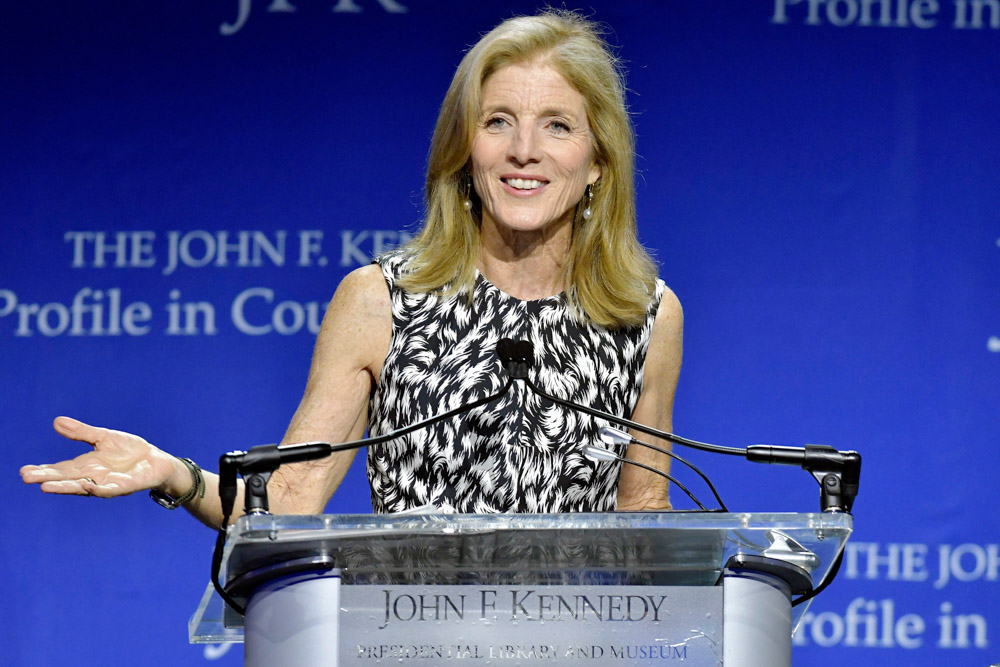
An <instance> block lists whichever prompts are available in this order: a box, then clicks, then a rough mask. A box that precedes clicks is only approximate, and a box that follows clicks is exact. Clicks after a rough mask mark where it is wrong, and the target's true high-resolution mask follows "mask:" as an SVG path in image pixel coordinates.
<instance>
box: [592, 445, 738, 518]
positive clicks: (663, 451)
mask: <svg viewBox="0 0 1000 667" xmlns="http://www.w3.org/2000/svg"><path fill="white" fill-rule="evenodd" d="M600 436H601V440H603V441H604V442H605V443H606V444H608V445H625V446H628V445H631V444H636V445H640V446H642V447H646V448H647V449H652V450H653V451H657V452H660V453H661V454H666V455H667V456H669V457H670V458H672V459H674V460H675V461H677V462H678V463H682V464H684V465H686V466H687V467H688V468H690V469H691V470H693V471H694V472H695V473H697V475H698V476H699V477H701V478H702V480H704V482H705V484H707V485H708V488H709V489H710V490H711V491H712V495H714V496H715V501H716V502H717V503H719V507H721V508H722V511H723V512H728V511H729V508H728V507H726V503H724V502H722V498H720V497H719V492H718V491H716V490H715V485H714V484H712V480H710V479H709V478H708V476H707V475H706V474H705V473H703V472H702V471H701V468H699V467H698V466H696V465H694V464H693V463H691V462H690V461H688V460H687V459H684V458H681V457H680V456H678V455H677V454H675V453H673V452H672V451H670V450H669V449H663V448H662V447H657V446H656V445H651V444H649V443H648V442H643V441H642V440H639V439H638V438H633V437H632V434H630V433H628V432H626V431H622V430H621V429H617V428H614V427H612V426H602V427H601V430H600ZM604 451H607V450H604ZM625 460H628V459H625ZM678 486H680V484H678ZM681 489H682V490H683V487H681ZM688 495H689V496H690V494H688ZM693 499H694V498H693V497H692V500H693ZM695 502H697V500H695Z"/></svg>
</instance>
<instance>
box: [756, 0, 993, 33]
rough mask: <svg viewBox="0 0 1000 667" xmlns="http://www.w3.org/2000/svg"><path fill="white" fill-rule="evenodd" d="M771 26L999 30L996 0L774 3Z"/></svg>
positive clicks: (781, 0)
mask: <svg viewBox="0 0 1000 667" xmlns="http://www.w3.org/2000/svg"><path fill="white" fill-rule="evenodd" d="M771 23H774V24H777V25H789V24H799V25H809V26H820V25H827V26H833V27H835V28H848V27H861V28H897V29H898V28H917V29H920V30H928V29H930V28H937V27H939V26H947V27H950V28H952V29H955V30H983V29H993V30H997V29H1000V2H998V1H997V0H952V1H951V2H945V1H941V2H939V0H774V5H773V9H772V13H771Z"/></svg>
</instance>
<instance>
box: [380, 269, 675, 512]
mask: <svg viewBox="0 0 1000 667" xmlns="http://www.w3.org/2000/svg"><path fill="white" fill-rule="evenodd" d="M376 262H377V263H378V264H379V266H380V267H381V268H382V272H383V274H384V275H385V279H386V282H387V283H388V285H389V293H390V297H391V300H392V342H391V344H390V346H389V354H388V355H387V356H386V359H385V363H384V365H383V367H382V374H381V377H380V378H379V381H378V385H377V387H376V390H375V392H374V393H373V395H372V398H371V402H370V405H369V419H368V424H369V432H370V434H371V435H373V436H375V435H381V434H383V433H388V432H390V431H392V430H394V429H397V428H400V427H402V426H407V425H410V424H413V423H414V422H417V421H420V420H422V419H425V418H427V417H431V416H434V415H438V414H441V413H442V412H445V411H447V410H450V409H452V408H456V407H458V406H461V405H465V404H468V403H470V402H472V401H474V400H476V399H479V398H482V397H485V396H488V395H490V394H492V393H495V392H496V391H498V390H499V389H500V388H501V387H502V386H503V385H504V383H505V382H506V380H507V374H506V371H505V370H504V368H503V366H502V364H501V362H500V360H499V358H498V357H497V356H496V345H497V341H499V340H500V339H502V338H511V339H514V340H519V339H520V340H529V341H531V343H532V344H533V346H534V355H535V359H534V364H533V366H532V368H531V379H532V381H533V382H534V383H535V384H536V385H538V386H539V387H541V388H542V389H543V390H544V391H546V392H548V393H549V394H551V395H554V396H557V397H560V398H564V399H568V400H570V401H573V402H576V403H582V404H585V405H589V406H592V407H595V408H598V409H600V410H604V411H606V412H610V413H612V414H617V415H622V416H626V417H627V416H631V414H632V411H633V409H634V408H635V404H636V402H637V401H638V399H639V393H640V391H641V389H642V377H643V364H644V361H645V358H646V350H647V349H648V347H649V337H650V333H651V332H652V328H653V319H654V318H655V316H656V311H657V308H658V307H659V304H660V299H661V297H662V295H663V290H664V285H663V282H662V281H660V280H657V283H656V294H655V297H654V298H653V299H652V300H651V304H650V307H649V310H648V313H647V317H646V320H645V322H644V323H643V325H642V326H638V327H632V328H626V329H619V330H615V331H612V330H608V329H604V328H602V327H597V326H593V325H590V324H587V323H584V322H581V321H580V319H579V318H578V317H576V316H575V315H574V314H573V312H572V309H571V308H570V307H569V305H568V303H567V301H566V299H565V297H564V296H563V295H557V296H552V297H548V298H545V299H537V300H534V301H521V300H519V299H516V298H514V297H512V296H510V295H508V294H506V293H504V292H501V291H500V290H499V289H497V288H496V287H495V286H494V285H492V284H491V283H490V282H489V281H487V280H486V279H485V278H483V276H482V275H478V276H477V278H476V284H475V290H474V298H473V307H472V308H470V307H469V304H468V300H467V298H466V297H465V296H464V295H456V296H452V297H448V298H443V297H441V296H440V295H438V294H435V293H413V292H407V291H405V290H403V289H401V288H400V287H399V286H398V285H397V278H398V277H399V276H400V273H401V271H402V270H403V267H404V265H405V256H403V255H401V254H400V253H390V254H388V255H384V256H382V257H380V258H378V259H377V260H376ZM602 425H603V423H601V422H600V421H599V420H596V419H594V418H592V417H590V416H587V415H584V414H578V413H575V412H572V411H570V410H567V409H565V408H562V407H560V406H557V405H554V404H552V403H551V402H549V401H546V400H544V399H540V398H538V397H537V396H535V395H534V394H533V393H532V392H531V390H530V389H529V388H528V387H526V386H525V385H524V383H523V382H515V383H514V386H513V387H511V389H510V391H509V392H508V393H507V395H506V396H504V397H503V398H502V399H500V400H498V401H496V402H494V403H491V404H488V405H485V406H482V407H480V408H476V409H475V410H473V411H472V412H470V413H466V414H463V415H459V416H456V417H453V418H452V419H449V420H447V421H445V422H442V423H440V424H437V425H436V426H433V427H430V428H427V429H423V430H421V431H417V432H415V433H412V434H410V435H408V436H404V437H402V438H399V439H396V440H393V441H392V442H390V443H387V444H385V445H381V446H378V447H371V448H369V450H368V479H369V482H370V484H371V489H372V507H373V509H374V511H375V512H399V511H403V510H407V509H411V508H414V507H420V506H423V505H428V504H432V505H434V506H436V507H438V508H441V509H442V510H445V511H454V512H468V513H492V512H590V511H594V512H599V511H607V510H613V509H614V508H615V502H616V495H617V489H618V474H619V470H620V467H621V464H620V463H592V462H590V461H588V460H587V459H586V458H585V457H584V455H583V452H582V447H583V446H584V445H586V444H598V442H599V438H598V429H599V428H600V427H601V426H602ZM619 453H620V454H624V451H623V450H622V451H620V452H619Z"/></svg>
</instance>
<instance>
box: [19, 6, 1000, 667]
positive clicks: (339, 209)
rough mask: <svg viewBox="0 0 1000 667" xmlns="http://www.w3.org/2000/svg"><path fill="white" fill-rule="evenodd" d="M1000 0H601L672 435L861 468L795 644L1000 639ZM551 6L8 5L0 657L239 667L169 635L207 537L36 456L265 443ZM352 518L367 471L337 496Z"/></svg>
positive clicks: (735, 468)
mask: <svg viewBox="0 0 1000 667" xmlns="http://www.w3.org/2000/svg"><path fill="white" fill-rule="evenodd" d="M998 4H1000V3H997V2H995V1H992V0H955V1H950V0H940V1H938V0H875V1H874V2H867V1H865V0H808V1H802V0H773V1H772V0H748V1H746V2H740V3H733V2H724V1H723V0H703V1H701V2H696V3H694V2H675V1H667V0H664V1H661V2H611V1H604V0H591V1H590V2H588V3H587V4H586V6H585V8H586V9H587V11H591V9H592V10H593V11H594V15H595V17H596V18H597V19H599V20H602V21H605V22H607V23H608V24H609V25H610V26H611V27H612V29H613V30H612V32H611V33H610V39H611V41H612V42H613V43H615V44H619V45H620V54H621V56H622V57H623V58H624V59H625V61H626V64H627V68H628V77H629V85H630V96H629V99H630V104H631V110H632V112H633V113H634V118H635V123H636V127H637V131H638V147H639V160H638V167H639V178H638V207H639V224H640V233H641V236H642V239H643V240H644V242H645V243H646V244H647V245H648V246H649V247H650V248H651V249H653V250H654V252H655V254H656V257H657V259H658V261H659V263H660V266H661V275H662V276H663V278H664V279H665V280H666V282H667V284H669V285H670V286H671V287H672V288H673V289H674V290H675V291H676V292H677V294H678V295H679V296H680V299H681V301H682V303H683V304H684V306H685V313H686V324H687V331H686V350H685V363H684V370H683V372H682V376H681V382H680V387H679V389H678V398H677V403H676V408H675V428H676V429H677V431H678V432H679V433H682V434H685V435H688V436H690V437H694V438H698V439H703V440H709V441H713V442H718V443H720V444H728V445H746V444H753V443H757V442H769V443H776V444H789V445H797V444H804V443H807V442H822V443H827V444H831V445H834V446H836V447H838V448H840V449H857V450H859V451H861V452H862V453H863V455H864V457H865V466H864V471H863V475H862V486H861V495H860V496H859V497H858V500H857V504H856V505H855V520H856V532H855V536H854V540H853V542H852V545H851V547H849V549H848V551H847V557H846V559H845V564H844V568H843V571H842V574H841V576H840V578H839V580H838V581H837V582H836V584H835V585H834V586H833V587H832V588H831V589H830V590H829V591H827V592H826V593H824V594H823V595H822V596H821V597H820V598H818V599H817V600H816V602H815V603H814V604H813V606H812V608H811V610H810V612H809V614H808V615H807V616H806V619H805V621H804V623H803V626H802V627H801V629H800V630H799V632H798V633H797V635H796V639H795V642H796V649H795V659H796V663H797V664H806V665H839V664H841V663H842V662H843V661H844V660H850V661H852V662H853V664H856V665H881V664H907V665H939V664H948V665H976V666H980V667H981V666H983V665H987V664H990V663H994V662H1000V634H998V633H1000V610H998V606H997V604H996V602H995V599H996V596H997V593H998V575H1000V555H998V549H1000V547H998V543H1000V535H998V528H1000V520H998V518H997V513H996V511H995V507H994V504H993V502H994V501H995V498H996V493H997V490H998V485H997V483H996V481H995V475H996V473H995V471H994V470H993V467H994V463H995V461H996V460H997V457H996V454H995V452H996V447H997V444H998V442H997V436H998V433H1000V308H998V300H997V299H998V295H1000V187H998V183H997V181H998V175H1000V165H998V158H997V156H998V155H1000V131H998V119H1000V86H998V85H997V73H998V72H1000V6H998ZM534 8H535V3H531V2H511V3H505V4H501V3H469V2H462V1H459V0H434V1H431V0H396V1H392V0H381V1H376V0H353V1H351V0H266V1H265V0H254V1H252V2H251V0H210V1H207V2H206V1H205V0H198V1H195V0H175V1H173V2H161V3H152V2H142V3H136V2H125V1H122V0H118V1H111V0H103V1H101V2H98V1H96V0H76V1H74V2H68V1H66V2H58V1H54V2H12V1H11V2H4V3H2V12H3V13H2V14H0V49H2V57H3V67H2V68H0V90H2V95H3V104H0V147H2V158H0V165H2V172H0V176H2V179H0V224H2V237H0V419H2V424H3V433H4V435H5V448H6V449H7V451H8V452H9V456H8V458H9V465H8V466H7V473H6V474H5V475H3V476H0V492H2V494H3V497H4V499H5V500H6V506H7V513H8V519H7V521H8V522H9V528H8V529H7V531H6V536H5V537H4V538H3V540H2V542H0V558H2V560H3V562H4V563H5V565H6V569H7V574H6V576H5V577H4V583H3V585H2V588H3V592H4V605H3V607H2V611H0V640H2V641H0V645H2V646H3V647H4V648H3V650H2V653H0V663H2V664H11V665H57V664H58V665H62V664H67V663H74V664H142V665H168V664H200V663H201V662H203V661H204V662H207V661H210V660H218V661H219V663H221V664H238V663H239V652H238V649H234V650H230V651H228V652H226V650H225V649H224V648H215V647H209V648H207V649H206V648H205V647H197V646H189V645H188V644H187V643H186V626H185V622H186V620H187V618H188V616H190V614H191V613H192V611H193V609H194V607H195V605H196V604H197V600H198V598H199V596H200V594H201V592H202V590H203V587H204V585H205V583H206V582H207V580H208V576H209V554H210V549H211V547H212V542H213V535H212V533H211V532H209V531H208V530H206V529H204V528H202V527H201V526H200V525H198V524H196V522H194V521H192V520H190V519H188V518H187V517H185V516H183V515H182V514H181V513H168V512H164V511H162V510H160V509H158V508H156V507H155V506H153V505H152V503H150V501H149V500H148V499H147V498H145V497H131V498H126V499H120V500H116V501H109V502H104V501H97V500H94V499H85V498H75V497H66V498H59V497H49V496H43V495H42V494H41V493H39V492H38V490H37V489H36V488H32V487H25V486H23V485H22V484H21V483H20V480H19V477H18V475H17V468H18V467H20V466H21V465H23V464H25V463H40V462H49V461H55V460H60V459H63V458H67V457H70V456H72V455H75V454H76V453H77V452H79V451H81V447H80V446H79V445H77V444H76V443H72V442H69V441H64V440H62V439H61V438H59V437H58V436H56V435H55V434H54V433H53V432H52V431H51V428H50V423H51V420H52V418H53V417H54V416H56V415H58V414H68V415H72V416H75V417H78V418H80V419H83V420H86V421H89V422H91V423H95V424H98V425H106V426H112V427H116V428H120V429H123V430H129V431H134V432H136V433H140V434H142V435H144V436H146V437H147V438H149V439H150V440H151V441H153V442H155V443H157V444H160V445H162V446H163V447H164V448H166V449H167V450H169V451H171V452H173V453H175V454H177V455H181V456H191V457H193V458H195V459H196V460H199V461H201V462H203V463H205V464H206V466H208V467H213V464H212V462H213V461H215V460H217V458H218V455H219V454H220V453H222V452H223V451H227V450H230V449H236V448H240V449H243V448H246V447H249V446H252V445H254V444H260V443H264V442H273V441H276V440H278V439H279V438H280V437H281V435H282V433H283V431H284V428H285V426H286V424H287V420H288V419H289V417H290V416H291V414H292V411H293V410H294V409H295V406H296V404H297V401H298V398H299V396H300V395H301V391H302V388H303V386H304V383H305V377H306V371H307V368H308V364H309V358H310V352H311V347H312V343H313V338H314V335H313V334H314V332H315V326H316V323H317V322H318V317H319V315H320V314H321V313H322V309H323V305H324V304H325V303H326V302H327V301H328V300H329V298H330V296H331V295H332V292H333V290H334V288H335V287H336V285H337V282H338V281H339V279H340V278H341V277H342V276H343V275H344V274H345V273H346V272H347V271H349V270H351V269H352V268H354V267H356V266H358V265H360V264H362V263H365V262H366V261H367V260H368V258H369V257H370V256H371V255H372V254H373V253H375V252H378V251H379V250H381V249H384V248H388V247H390V246H391V245H393V244H395V243H396V242H398V241H399V240H401V239H403V238H405V237H406V235H407V234H409V233H412V232H413V230H414V228H415V226H416V225H417V223H418V221H419V218H420V211H421V197H422V192H421V188H422V184H423V169H424V165H425V159H426V154H427V148H428V143H429V139H430V135H431V131H432V128H433V124H434V120H435V116H436V111H437V105H438V104H439V102H440V99H441V98H442V96H443V94H444V91H445V89H446V87H447V85H448V82H449V80H450V77H451V74H452V72H453V70H454V67H455V66H456V65H457V63H458V61H459V59H460V57H461V54H462V52H463V51H464V49H465V48H467V47H468V46H469V45H470V44H471V43H473V42H474V41H475V40H476V39H477V37H478V35H479V34H480V33H482V32H484V31H486V30H488V29H489V28H491V27H492V26H493V25H494V24H495V23H497V22H498V21H499V20H501V19H502V18H506V17H508V16H510V15H512V14H514V13H524V12H531V11H533V10H534ZM990 452H994V453H993V454H991V453H990ZM692 458H693V459H695V460H696V461H697V462H699V463H701V464H703V465H704V467H705V468H707V469H708V470H709V471H710V473H711V474H712V476H713V478H714V479H715V480H716V484H717V485H718V486H719V487H720V491H721V492H722V493H723V494H724V497H725V498H726V500H727V502H728V503H729V505H730V507H732V508H735V509H738V510H740V511H797V512H804V511H815V510H816V509H817V508H818V493H817V491H818V489H817V486H816V484H815V482H814V481H813V480H812V479H811V478H809V477H808V476H806V475H805V473H803V472H801V471H798V470H795V469H785V468H781V469H777V468H768V467H764V466H754V465H750V464H746V463H739V462H735V461H731V460H727V459H724V460H720V459H717V458H710V457H708V456H701V455H697V454H695V455H692ZM361 459H362V457H359V459H358V460H359V462H360V461H361ZM675 500H676V502H677V503H678V504H679V505H683V502H682V501H681V499H680V498H679V497H678V498H676V499H675ZM370 509H371V505H370V501H369V499H368V493H367V485H366V482H365V479H364V474H363V470H362V469H361V468H360V467H359V466H357V465H356V466H355V468H354V469H353V470H352V472H351V473H350V476H349V479H348V480H347V481H346V482H345V484H344V486H343V487H342V488H341V490H340V491H339V492H338V494H337V495H336V497H335V498H334V499H333V501H332V502H331V503H330V505H329V507H328V510H329V511H331V512H367V511H370Z"/></svg>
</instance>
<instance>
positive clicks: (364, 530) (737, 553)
mask: <svg viewBox="0 0 1000 667" xmlns="http://www.w3.org/2000/svg"><path fill="white" fill-rule="evenodd" d="M851 529H852V519H851V516H850V515H847V514H723V513H684V512H678V513H674V512H634V513H633V512H616V513H604V514H556V515H531V514H494V515H463V514H426V515H316V516H271V515H263V516H251V517H242V518H241V519H240V520H239V521H238V522H237V523H236V524H235V525H234V526H232V527H231V528H230V532H229V536H228V539H227V542H226V546H225V552H224V556H223V566H222V573H221V580H222V581H223V582H224V583H225V586H226V590H227V591H228V592H229V593H230V594H231V595H233V596H234V597H236V598H237V599H238V600H241V601H245V604H246V616H245V618H244V617H240V616H239V615H238V614H236V613H235V612H232V610H229V609H227V608H225V606H224V604H223V603H222V600H221V598H219V597H218V595H217V594H216V593H215V592H214V591H213V590H212V588H211V586H209V588H208V590H207V591H206V593H205V596H204V598H203V600H202V603H201V605H200V606H199V608H198V610H197V612H196V613H195V615H194V616H193V617H192V619H191V622H190V627H189V633H190V639H191V641H192V642H194V643H209V642H210V643H217V642H230V641H235V642H240V641H242V642H244V643H245V647H244V655H245V664H246V665H250V666H252V667H257V666H258V665H282V666H283V667H293V666H295V665H310V666H313V665H324V666H325V665H329V666H334V665H375V664H393V665H407V664H414V665H417V664H419V665H443V664H448V665H451V664H469V665H487V664H490V665H492V664H509V665H534V664H569V663H578V662H580V661H581V660H586V661H587V662H588V663H589V664H615V665H646V664H661V663H663V662H664V661H673V662H683V664H687V665H725V667H748V666H758V665H760V666H766V667H781V666H782V665H789V664H790V663H791V634H792V630H793V627H794V625H795V623H796V622H797V621H798V618H799V617H800V616H801V614H802V613H803V612H804V611H805V606H806V605H800V606H797V607H794V608H793V607H792V606H791V600H792V599H793V597H795V596H797V595H800V594H802V593H804V592H807V591H808V590H811V589H812V588H813V587H814V586H817V585H819V584H820V582H821V581H822V580H823V578H824V577H825V576H826V574H827V573H828V571H829V569H830V567H831V565H832V564H833V563H834V561H835V560H836V558H837V556H838V554H839V553H840V551H841V550H842V549H843V546H844V544H845V543H846V541H847V538H848V537H849V535H850V533H851ZM671 664H672V663H671Z"/></svg>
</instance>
